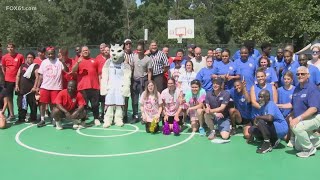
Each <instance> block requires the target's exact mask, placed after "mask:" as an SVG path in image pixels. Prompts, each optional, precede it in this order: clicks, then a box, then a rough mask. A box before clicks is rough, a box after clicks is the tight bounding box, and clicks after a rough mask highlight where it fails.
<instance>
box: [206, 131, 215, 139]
mask: <svg viewBox="0 0 320 180" xmlns="http://www.w3.org/2000/svg"><path fill="white" fill-rule="evenodd" d="M215 137H216V131H215V130H212V131H211V133H210V134H209V136H208V139H209V140H213V139H214V138H215Z"/></svg>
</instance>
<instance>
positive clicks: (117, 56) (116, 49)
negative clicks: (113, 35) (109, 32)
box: [110, 44, 124, 64]
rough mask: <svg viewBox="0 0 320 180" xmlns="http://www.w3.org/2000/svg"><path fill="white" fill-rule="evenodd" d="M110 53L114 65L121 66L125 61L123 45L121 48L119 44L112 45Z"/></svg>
mask: <svg viewBox="0 0 320 180" xmlns="http://www.w3.org/2000/svg"><path fill="white" fill-rule="evenodd" d="M110 51H111V57H112V61H113V63H116V64H120V63H122V62H123V61H124V50H123V45H121V46H120V45H119V44H115V45H112V44H111V49H110Z"/></svg>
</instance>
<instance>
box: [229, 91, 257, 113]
mask: <svg viewBox="0 0 320 180" xmlns="http://www.w3.org/2000/svg"><path fill="white" fill-rule="evenodd" d="M229 92H230V96H231V98H232V100H233V102H234V105H235V107H236V109H238V111H239V112H240V114H241V117H242V118H245V119H252V115H251V111H252V106H251V103H249V102H247V101H246V98H245V97H244V95H243V94H240V93H238V91H237V90H235V89H234V88H232V89H230V90H229Z"/></svg>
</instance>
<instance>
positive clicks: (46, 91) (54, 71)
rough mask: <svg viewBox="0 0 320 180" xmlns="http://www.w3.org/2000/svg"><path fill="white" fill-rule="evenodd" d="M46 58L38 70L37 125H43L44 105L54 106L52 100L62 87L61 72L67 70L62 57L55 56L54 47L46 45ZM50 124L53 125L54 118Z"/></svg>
mask: <svg viewBox="0 0 320 180" xmlns="http://www.w3.org/2000/svg"><path fill="white" fill-rule="evenodd" d="M46 50H47V56H48V58H47V59H45V60H44V61H43V62H42V63H41V65H40V67H39V70H38V73H39V80H38V83H37V88H40V92H39V93H40V100H39V102H40V122H39V123H38V124H37V126H38V127H43V126H45V120H44V117H45V110H46V106H47V105H50V106H51V107H50V108H51V109H53V107H54V104H55V102H54V100H55V99H56V97H57V95H58V93H59V92H60V91H61V90H62V89H63V85H62V78H63V74H62V72H63V71H64V72H68V71H69V70H68V67H67V65H66V64H65V62H64V61H63V59H58V58H56V54H55V53H56V52H55V49H54V47H51V46H50V47H48V48H47V49H46ZM52 124H53V125H54V126H55V124H56V123H55V121H54V119H53V120H52Z"/></svg>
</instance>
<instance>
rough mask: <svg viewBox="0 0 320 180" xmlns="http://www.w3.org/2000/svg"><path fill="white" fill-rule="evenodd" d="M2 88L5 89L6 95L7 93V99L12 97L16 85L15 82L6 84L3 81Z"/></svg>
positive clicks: (6, 82)
mask: <svg viewBox="0 0 320 180" xmlns="http://www.w3.org/2000/svg"><path fill="white" fill-rule="evenodd" d="M4 87H5V88H6V89H7V91H6V92H7V93H8V97H11V98H12V97H13V92H14V88H15V87H16V83H15V82H8V81H5V83H4Z"/></svg>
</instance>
